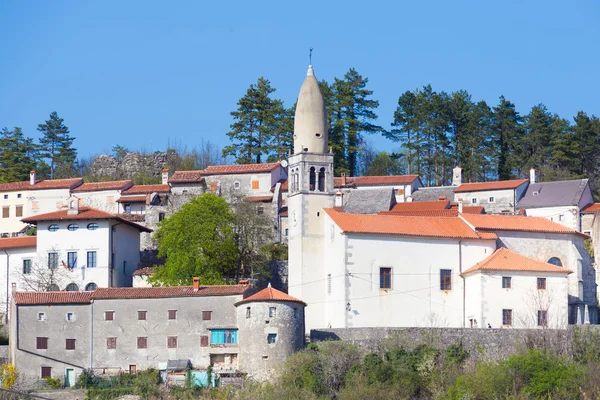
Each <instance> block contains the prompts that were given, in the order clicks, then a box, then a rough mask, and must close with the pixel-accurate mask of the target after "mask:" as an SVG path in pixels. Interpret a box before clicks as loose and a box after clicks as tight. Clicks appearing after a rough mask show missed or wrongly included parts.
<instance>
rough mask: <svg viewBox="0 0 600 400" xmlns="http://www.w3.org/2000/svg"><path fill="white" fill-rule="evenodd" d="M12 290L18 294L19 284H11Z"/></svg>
mask: <svg viewBox="0 0 600 400" xmlns="http://www.w3.org/2000/svg"><path fill="white" fill-rule="evenodd" d="M11 289H12V291H13V292H16V291H17V284H16V283H15V282H13V283H12V284H11Z"/></svg>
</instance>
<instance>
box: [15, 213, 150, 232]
mask: <svg viewBox="0 0 600 400" xmlns="http://www.w3.org/2000/svg"><path fill="white" fill-rule="evenodd" d="M67 211H68V210H66V209H64V210H59V211H53V212H49V213H46V214H39V215H34V216H31V217H27V218H23V219H22V220H21V221H22V222H26V223H34V224H35V223H37V222H40V221H76V220H90V219H92V220H93V219H116V220H117V221H121V222H123V223H125V224H127V225H130V226H133V227H134V228H137V229H138V230H140V231H141V232H152V229H148V228H146V227H145V226H142V225H139V224H136V223H134V222H131V221H128V220H126V219H124V218H122V217H120V216H118V215H116V214H111V213H107V212H106V211H102V210H97V209H95V208H90V207H79V213H78V214H73V215H69V214H67Z"/></svg>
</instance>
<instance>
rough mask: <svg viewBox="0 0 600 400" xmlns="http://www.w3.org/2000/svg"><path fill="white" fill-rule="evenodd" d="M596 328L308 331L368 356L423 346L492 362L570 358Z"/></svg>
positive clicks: (313, 339)
mask: <svg viewBox="0 0 600 400" xmlns="http://www.w3.org/2000/svg"><path fill="white" fill-rule="evenodd" d="M599 335H600V326H593V325H587V326H580V327H572V328H569V329H460V328H346V329H319V330H311V332H310V340H311V342H319V341H325V340H342V341H345V342H350V343H354V344H356V345H358V346H360V347H363V348H365V350H366V351H370V352H383V351H385V349H386V348H388V347H389V346H391V345H401V346H403V347H406V348H414V347H416V346H418V345H420V344H427V345H430V346H432V347H434V348H437V349H440V350H444V349H446V348H447V347H448V346H449V345H451V344H455V345H457V344H459V343H460V341H461V340H462V343H463V346H464V348H465V350H466V351H467V352H469V355H470V357H471V358H472V359H474V360H485V361H496V360H501V359H504V358H506V357H508V356H510V355H512V354H516V353H519V352H521V351H524V350H525V349H527V348H530V347H538V348H549V349H551V350H552V351H553V352H555V353H556V354H559V355H565V356H570V355H572V354H573V351H574V349H575V347H576V346H577V345H581V341H582V340H597V339H598V337H600V336H599Z"/></svg>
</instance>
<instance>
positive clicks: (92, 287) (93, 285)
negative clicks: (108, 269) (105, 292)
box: [85, 282, 98, 292]
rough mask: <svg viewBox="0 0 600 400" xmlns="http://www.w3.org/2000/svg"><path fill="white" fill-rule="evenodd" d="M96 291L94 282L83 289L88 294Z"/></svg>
mask: <svg viewBox="0 0 600 400" xmlns="http://www.w3.org/2000/svg"><path fill="white" fill-rule="evenodd" d="M96 289H98V285H96V284H95V283H94V282H90V283H88V284H87V285H86V287H85V290H87V291H88V292H91V291H93V290H96Z"/></svg>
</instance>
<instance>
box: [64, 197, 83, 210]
mask: <svg viewBox="0 0 600 400" xmlns="http://www.w3.org/2000/svg"><path fill="white" fill-rule="evenodd" d="M79 200H80V199H79V198H77V197H75V196H71V197H69V199H68V200H67V215H77V214H79Z"/></svg>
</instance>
